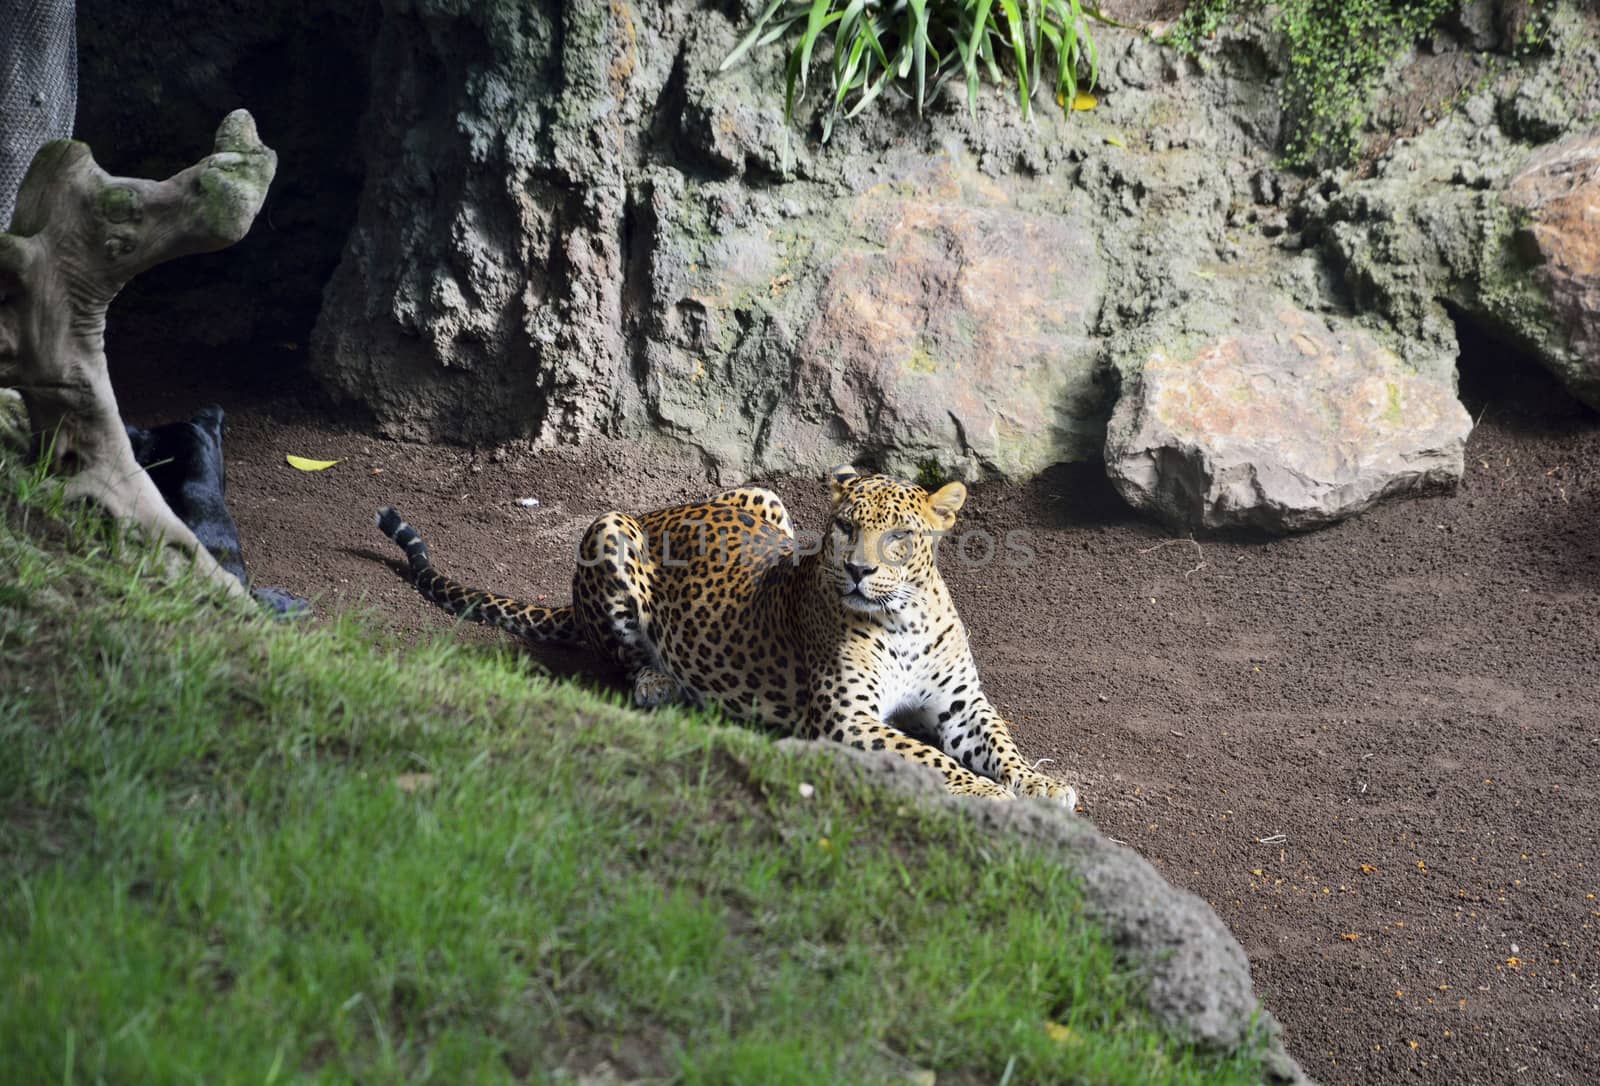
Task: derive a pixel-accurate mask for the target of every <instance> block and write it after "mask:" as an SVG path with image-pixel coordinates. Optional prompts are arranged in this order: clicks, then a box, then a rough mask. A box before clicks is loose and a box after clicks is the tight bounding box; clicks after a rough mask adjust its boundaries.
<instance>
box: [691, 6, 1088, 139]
mask: <svg viewBox="0 0 1600 1086" xmlns="http://www.w3.org/2000/svg"><path fill="white" fill-rule="evenodd" d="M780 40H785V41H786V42H787V47H788V50H789V61H788V68H787V72H786V75H785V80H784V101H783V106H784V117H785V119H786V120H789V121H792V120H793V118H794V109H795V104H796V102H797V101H798V100H799V99H801V98H803V97H804V96H805V93H806V91H807V89H808V87H809V85H810V82H811V79H812V77H813V74H814V68H815V67H816V66H818V65H820V64H826V66H827V71H828V78H829V105H828V110H827V112H826V114H825V115H824V117H823V122H822V125H823V129H822V135H823V139H824V140H826V139H827V138H828V137H829V136H830V135H831V134H832V132H833V126H834V123H835V122H836V121H837V120H838V119H839V118H840V117H841V116H843V117H854V116H856V115H857V114H859V113H860V112H861V111H862V110H864V109H866V108H867V107H868V106H869V105H871V104H872V103H873V102H874V101H875V100H877V99H878V98H879V97H880V96H881V95H882V94H883V93H884V91H885V90H888V89H889V88H891V87H895V88H901V89H903V90H904V91H905V92H906V93H907V94H909V95H910V96H911V97H912V98H913V99H914V101H915V102H916V106H917V111H918V112H919V113H920V112H921V111H922V107H923V103H924V102H925V101H926V100H927V98H928V96H929V95H931V94H933V93H934V92H935V91H936V90H937V89H938V88H939V87H940V86H941V85H942V84H943V83H944V82H945V81H946V80H948V79H950V78H952V77H953V76H956V75H961V76H963V77H964V78H965V80H966V84H967V102H968V104H969V106H971V107H972V108H974V109H976V106H977V99H978V87H979V84H980V82H981V80H982V77H983V76H984V75H985V74H987V75H988V76H989V78H990V79H992V80H993V81H994V82H996V83H1003V82H1004V81H1005V80H1006V78H1007V72H1008V71H1009V73H1010V76H1011V77H1012V78H1014V79H1015V80H1016V81H1017V100H1018V102H1019V103H1020V105H1021V108H1022V115H1023V116H1024V117H1027V116H1028V113H1029V108H1030V102H1031V101H1032V99H1033V96H1034V95H1035V94H1036V93H1037V92H1038V91H1039V89H1040V88H1041V87H1048V88H1049V90H1050V92H1051V93H1053V94H1054V95H1055V98H1056V101H1057V103H1058V104H1060V105H1061V106H1062V107H1063V108H1068V109H1070V108H1071V106H1072V104H1073V102H1074V100H1075V99H1076V98H1077V94H1078V85H1079V80H1080V78H1085V79H1087V85H1088V86H1093V85H1094V81H1095V78H1096V75H1097V72H1098V64H1099V61H1098V58H1097V56H1096V53H1095V46H1094V40H1093V39H1092V38H1091V37H1090V36H1089V30H1088V26H1087V23H1086V21H1085V11H1084V9H1083V7H1082V5H1081V4H1080V2H1079V0H772V2H771V3H770V4H768V5H767V7H766V8H765V9H764V10H763V11H762V13H761V15H760V16H759V17H758V18H757V19H756V22H755V25H754V26H753V27H751V29H750V31H749V33H747V34H746V35H745V36H744V38H743V40H741V41H740V42H739V44H738V46H737V47H736V48H735V49H734V50H733V52H732V53H730V54H729V55H728V58H727V59H726V60H724V61H723V62H722V67H723V69H724V70H726V69H727V68H729V67H731V66H732V65H734V64H737V63H738V62H739V61H740V60H741V59H742V58H743V57H744V56H745V54H746V53H748V52H749V51H750V50H751V49H754V48H757V47H759V46H765V45H770V44H771V43H773V42H776V41H780Z"/></svg>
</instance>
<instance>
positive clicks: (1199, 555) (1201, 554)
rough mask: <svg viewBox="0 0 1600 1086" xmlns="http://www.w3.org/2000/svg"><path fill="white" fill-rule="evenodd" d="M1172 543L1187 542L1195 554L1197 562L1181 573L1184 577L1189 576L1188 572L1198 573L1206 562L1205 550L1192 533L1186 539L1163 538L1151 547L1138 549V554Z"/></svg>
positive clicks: (1150, 551)
mask: <svg viewBox="0 0 1600 1086" xmlns="http://www.w3.org/2000/svg"><path fill="white" fill-rule="evenodd" d="M1174 543H1187V544H1189V546H1191V547H1193V548H1194V556H1195V558H1196V560H1197V561H1198V563H1199V564H1198V565H1196V566H1195V567H1194V568H1193V569H1189V570H1185V571H1184V573H1183V575H1184V576H1185V577H1187V576H1189V574H1191V573H1199V572H1200V571H1201V570H1202V569H1205V568H1206V562H1205V557H1206V552H1205V551H1203V550H1202V549H1201V548H1200V543H1199V541H1198V540H1196V539H1195V537H1194V536H1192V535H1191V536H1189V538H1187V539H1164V540H1162V541H1161V542H1160V543H1157V544H1156V545H1155V546H1153V547H1146V548H1145V549H1144V550H1142V551H1140V552H1139V553H1140V554H1150V553H1152V552H1154V551H1158V550H1160V549H1161V548H1162V547H1170V546H1172V545H1173V544H1174Z"/></svg>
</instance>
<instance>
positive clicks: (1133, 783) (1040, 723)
mask: <svg viewBox="0 0 1600 1086" xmlns="http://www.w3.org/2000/svg"><path fill="white" fill-rule="evenodd" d="M117 366H118V364H117V360H116V355H115V353H114V354H113V372H114V374H117V373H118V368H117ZM258 372H261V371H259V370H258ZM157 376H159V381H156V380H155V378H156V377H157ZM119 378H120V380H119V384H120V387H121V391H122V395H123V400H124V405H125V413H126V414H127V416H128V417H129V418H130V419H132V420H134V421H138V422H143V423H150V422H155V421H162V420H164V419H167V418H171V417H175V416H177V415H181V414H185V413H186V412H187V410H188V409H189V408H190V407H193V406H196V405H198V404H199V403H201V402H205V401H206V400H209V399H219V400H220V401H221V402H222V403H223V404H224V405H225V406H226V407H227V408H229V412H230V414H229V419H230V426H231V429H230V432H229V438H228V457H229V486H230V499H231V500H230V504H231V505H232V506H233V507H234V510H235V514H236V516H237V518H238V521H239V523H240V527H241V529H242V533H243V537H244V546H245V557H246V560H247V562H248V563H249V564H250V567H251V569H252V572H253V574H254V576H255V578H256V579H257V582H258V583H261V584H267V585H282V586H285V587H288V588H290V589H292V590H293V591H295V592H298V593H301V594H303V595H307V596H312V597H315V598H316V599H317V600H318V601H319V602H318V609H319V611H320V612H321V613H323V614H327V613H329V612H331V611H333V610H336V609H340V608H345V607H349V606H352V605H360V606H364V607H366V608H368V609H370V610H371V611H373V612H374V613H375V614H376V615H377V616H378V617H379V618H380V620H381V621H383V622H385V623H387V624H389V625H390V626H391V627H392V628H394V629H395V630H397V631H400V632H402V633H406V634H413V635H414V634H416V633H417V632H420V631H422V630H438V629H442V628H448V622H449V620H448V619H447V618H446V617H445V616H443V615H442V614H441V613H439V612H437V611H436V610H433V609H431V608H430V607H429V606H428V605H427V604H425V603H424V602H423V601H422V600H421V599H420V598H419V597H418V596H417V595H416V594H415V592H414V591H413V590H412V589H411V588H410V587H409V586H408V585H407V584H406V583H405V582H404V581H402V580H401V578H400V577H399V576H398V574H397V570H398V565H397V563H395V561H394V559H395V558H396V557H397V556H398V552H397V551H395V550H394V548H393V547H392V546H391V545H390V544H389V543H388V541H387V540H385V539H384V538H383V537H382V536H381V535H379V534H378V532H377V530H376V528H374V527H373V524H372V515H373V511H374V510H375V509H376V507H377V506H378V505H380V504H383V503H386V502H388V503H393V504H394V505H396V506H397V507H398V508H399V509H400V511H401V512H402V513H403V514H404V515H405V516H406V517H407V519H409V520H411V521H412V522H413V523H414V524H416V525H417V526H418V527H419V528H420V529H421V530H422V532H423V533H424V534H425V536H426V537H427V538H428V539H429V541H430V543H431V544H432V546H433V548H434V555H435V558H436V560H437V561H439V563H440V565H441V566H442V567H443V568H445V569H447V570H449V571H451V572H452V573H454V574H456V575H458V576H460V577H462V578H463V579H466V580H468V581H471V582H473V583H477V584H482V585H485V586H489V587H493V588H496V589H499V590H503V591H509V592H514V593H518V594H522V595H528V596H534V597H538V596H540V595H541V594H547V595H548V596H549V598H550V599H551V600H564V599H565V598H566V597H567V585H568V580H569V577H570V568H571V554H572V547H573V544H574V541H575V540H576V539H577V537H578V535H579V533H580V532H581V531H582V529H583V528H584V526H586V525H587V523H588V522H589V520H590V519H592V518H593V517H594V515H595V514H597V513H599V512H601V511H604V510H607V509H611V508H640V507H648V506H651V505H655V504H662V503H667V502H672V501H675V500H678V499H683V498H691V497H695V496H698V495H700V494H702V493H704V492H705V490H706V489H707V487H706V484H705V482H704V481H703V480H702V479H700V478H698V477H695V478H689V477H686V476H684V475H682V474H679V473H677V472H675V471H674V470H672V469H671V468H669V467H667V466H665V465H651V464H641V463H638V462H636V461H635V459H634V458H633V457H631V456H630V455H629V453H628V450H626V449H625V448H621V447H616V446H605V445H595V446H586V447H585V448H583V449H582V450H578V451H572V450H562V451H555V452H544V453H531V452H515V451H512V452H501V453H491V452H480V453H474V452H471V451H467V450H462V449H456V448H439V447H427V446H420V445H408V444H401V443H396V442H391V441H386V440H382V439H379V438H376V437H374V436H372V435H370V434H369V433H366V432H363V431H362V429H361V428H360V427H359V426H353V425H351V424H349V423H341V422H337V421H330V419H331V416H330V415H328V414H327V413H325V412H323V411H322V410H320V409H318V408H315V407H314V406H313V405H311V403H310V401H307V400H303V399H301V398H300V397H299V396H297V394H296V393H294V392H293V391H291V390H286V389H284V388H282V387H278V386H277V385H276V384H275V383H274V381H273V380H272V379H271V378H270V377H265V378H261V379H258V380H257V381H256V382H255V384H254V385H252V386H249V387H246V386H244V385H241V384H238V383H235V384H234V385H232V386H227V385H218V384H217V383H216V382H214V381H210V380H208V379H206V378H201V377H194V376H193V375H185V374H184V373H182V372H181V367H180V371H173V370H171V369H170V368H163V369H162V371H161V372H160V373H159V374H157V373H154V372H145V373H144V374H140V373H137V372H132V373H130V374H127V375H122V374H119ZM156 387H161V388H162V391H161V392H160V393H159V394H155V393H152V392H151V391H150V390H151V389H153V388H156ZM1464 388H1465V399H1466V400H1467V402H1468V405H1469V407H1470V408H1471V409H1472V411H1473V413H1474V415H1475V416H1476V415H1478V414H1479V412H1481V413H1482V417H1481V421H1480V424H1479V426H1478V429H1477V431H1476V432H1475V434H1474V435H1473V438H1472V440H1471V442H1470V444H1469V446H1468V458H1467V459H1468V464H1469V470H1468V473H1467V478H1466V481H1465V483H1464V484H1463V485H1462V486H1461V488H1460V490H1459V491H1458V492H1457V493H1456V494H1454V495H1452V496H1447V497H1437V498H1428V499H1423V500H1418V501H1411V502H1402V503H1399V504H1394V505H1390V506H1387V507H1384V508H1381V509H1377V510H1375V511H1372V512H1370V513H1369V514H1367V515H1366V516H1363V517H1360V518H1358V519H1356V520H1354V521H1352V522H1349V523H1346V524H1344V525H1341V526H1338V527H1336V528H1333V529H1330V530H1326V531H1322V532H1319V533H1316V534H1313V535H1307V536H1302V537H1297V538H1291V539H1285V540H1264V539H1254V538H1236V539H1202V540H1201V541H1200V542H1199V543H1193V542H1190V541H1189V540H1187V539H1175V538H1174V537H1173V536H1172V535H1171V534H1169V533H1167V532H1165V531H1164V530H1162V529H1160V528H1159V527H1156V526H1153V525H1150V524H1147V523H1145V522H1143V521H1141V520H1139V519H1138V518H1136V517H1134V516H1133V515H1131V514H1130V513H1129V512H1128V511H1127V510H1126V509H1124V508H1123V507H1121V505H1120V503H1119V502H1118V500H1117V499H1116V497H1115V495H1114V494H1113V493H1112V492H1111V491H1110V489H1109V487H1108V486H1107V484H1106V483H1105V481H1104V479H1103V476H1102V475H1101V472H1100V470H1099V469H1098V468H1097V467H1093V466H1090V467H1078V468H1062V469H1057V470H1055V471H1052V472H1050V473H1048V474H1047V475H1045V476H1044V477H1042V478H1040V479H1038V480H1036V481H1034V482H1033V483H1032V484H1030V485H1028V486H1025V487H1021V488H1007V487H998V486H987V487H979V488H977V489H976V490H975V492H974V495H973V498H972V500H971V501H970V503H969V506H968V510H967V512H966V513H965V521H964V523H965V525H966V526H968V527H981V528H983V529H985V530H987V531H988V532H990V533H992V534H993V535H994V536H996V537H1000V538H1003V537H1004V535H1005V533H1006V532H1008V531H1019V532H1022V533H1024V536H1023V537H1022V539H1023V541H1024V542H1025V543H1026V545H1027V546H1028V547H1029V548H1031V550H1032V552H1033V555H1034V557H1033V560H1032V562H1031V564H1026V565H1013V564H1009V563H1008V562H1006V561H1005V560H1004V558H1003V554H1002V555H1000V556H997V558H996V560H995V561H993V562H991V563H989V564H987V565H984V564H982V563H981V562H979V561H977V559H979V558H981V547H971V548H969V552H968V557H969V558H971V559H972V561H970V562H964V561H962V560H961V559H960V556H959V555H952V554H951V553H950V552H949V551H948V550H947V551H946V553H945V558H944V561H943V566H944V568H945V571H946V576H947V578H948V579H949V581H950V583H951V587H952V589H953V591H954V593H955V596H956V599H957V602H958V605H959V606H960V608H961V613H962V615H963V616H964V617H965V619H966V621H967V624H968V626H969V627H970V629H971V633H972V640H973V644H974V646H975V649H976V653H977V656H978V662H979V665H980V668H981V669H982V673H983V676H984V680H985V685H986V687H987V688H988V690H989V691H990V693H991V696H992V697H993V698H994V700H995V701H996V702H997V703H998V705H999V706H1000V707H1001V708H1002V710H1003V711H1004V712H1006V714H1007V715H1008V716H1009V717H1010V719H1011V720H1012V721H1013V722H1014V725H1015V731H1016V735H1017V738H1018V741H1019V743H1020V744H1021V746H1022V747H1023V749H1024V751H1025V752H1026V753H1028V754H1030V755H1032V756H1033V757H1036V758H1046V757H1048V758H1050V759H1053V760H1054V763H1053V766H1051V767H1050V769H1049V771H1050V772H1053V773H1055V774H1056V775H1058V776H1061V777H1063V778H1066V779H1068V780H1070V781H1072V782H1074V783H1076V784H1077V785H1078V786H1079V788H1080V790H1081V792H1082V794H1083V809H1084V812H1085V815H1086V817H1088V818H1090V819H1092V820H1093V821H1094V822H1095V824H1096V825H1098V826H1099V827H1100V828H1101V829H1102V830H1104V831H1105V832H1107V833H1108V834H1110V835H1112V836H1113V837H1115V838H1117V839H1119V840H1122V841H1125V842H1127V843H1129V844H1130V845H1132V846H1133V847H1135V848H1137V849H1138V850H1139V851H1140V852H1141V853H1142V854H1143V855H1145V856H1146V857H1148V858H1149V859H1150V860H1151V861H1152V862H1153V863H1155V864H1156V865H1157V866H1158V867H1159V868H1160V869H1161V870H1162V871H1163V872H1164V873H1165V874H1166V876H1167V877H1168V878H1169V879H1171V880H1172V881H1173V882H1174V883H1176V884H1177V885H1179V886H1182V887H1185V888H1187V889H1189V890H1192V891H1193V892H1195V893H1197V894H1199V895H1200V896H1201V897H1203V898H1205V899H1206V900H1207V901H1209V902H1210V903H1211V904H1212V905H1213V906H1214V907H1215V908H1216V910H1217V911H1218V912H1219V913H1220V914H1221V916H1222V917H1223V919H1224V920H1225V921H1226V922H1227V923H1228V924H1229V926H1230V927H1231V928H1232V930H1233V931H1234V933H1235V934H1236V935H1237V936H1238V938H1239V940H1240V942H1241V943H1243V945H1244V947H1245V950H1246V951H1247V952H1248V953H1249V956H1250V960H1251V965H1252V968H1253V970H1254V975H1255V978H1256V982H1257V986H1258V989H1259V991H1260V992H1262V993H1263V995H1264V996H1265V999H1266V1002H1267V1004H1268V1006H1269V1007H1271V1009H1272V1010H1273V1011H1274V1012H1275V1013H1276V1014H1277V1016H1278V1017H1279V1018H1280V1019H1281V1020H1282V1022H1283V1024H1284V1027H1285V1032H1286V1038H1287V1042H1288V1045H1289V1048H1290V1050H1291V1051H1292V1052H1293V1053H1294V1054H1295V1056H1296V1057H1297V1058H1298V1059H1299V1060H1300V1061H1301V1063H1302V1065H1303V1066H1304V1067H1305V1068H1306V1070H1307V1071H1308V1072H1309V1073H1310V1074H1312V1075H1313V1076H1314V1077H1316V1078H1318V1079H1320V1080H1322V1081H1325V1082H1329V1083H1373V1082H1391V1081H1399V1080H1402V1079H1403V1080H1406V1081H1413V1080H1415V1081H1420V1082H1431V1083H1440V1084H1452V1086H1454V1084H1462V1083H1470V1084H1486V1083H1546V1082H1569V1083H1583V1082H1595V1081H1597V1080H1600V1071H1597V1068H1600V899H1597V897H1596V894H1597V893H1600V816H1597V814H1596V800H1597V795H1596V792H1597V780H1600V655H1597V645H1600V420H1597V418H1596V417H1595V416H1594V415H1593V414H1592V413H1590V412H1587V411H1585V410H1584V409H1582V408H1579V407H1576V406H1574V405H1572V404H1571V403H1570V401H1564V399H1563V397H1562V396H1561V395H1560V393H1559V392H1557V391H1556V390H1554V389H1553V387H1551V385H1550V384H1549V382H1548V381H1547V380H1546V379H1544V378H1542V377H1541V376H1539V375H1538V374H1536V373H1530V372H1526V371H1517V372H1515V373H1513V374H1512V375H1511V376H1510V377H1508V378H1504V379H1500V380H1498V381H1484V380H1478V381H1472V382H1469V383H1467V384H1466V385H1464ZM1551 404H1557V405H1558V406H1556V407H1555V408H1553V409H1552V407H1551ZM1533 405H1537V406H1536V407H1535V406H1533ZM286 453H298V454H301V455H306V456H312V457H326V458H336V457H337V458H343V459H342V462H341V463H340V464H339V465H338V466H337V467H335V468H333V469H331V470H329V471H326V472H322V473H319V474H302V473H299V472H296V471H294V470H292V469H290V468H288V467H287V466H286V465H285V464H284V461H283V457H284V454H286ZM770 485H773V486H774V487H775V489H777V490H778V491H779V492H780V493H782V494H783V496H784V498H785V499H786V500H789V501H790V502H791V509H793V510H794V511H795V513H796V515H797V520H798V522H799V523H801V524H802V525H808V526H813V527H820V525H821V523H822V522H821V510H822V503H823V500H824V487H823V485H822V484H821V483H820V482H819V481H812V480H779V481H775V482H772V483H771V484H770ZM521 498H536V499H538V503H539V504H538V505H537V506H536V507H533V508H525V507H523V506H521V505H519V504H517V500H518V499H521ZM463 636H469V637H474V638H480V639H483V640H489V639H491V638H495V637H498V636H500V635H498V634H496V633H495V632H493V631H488V630H483V629H479V628H473V629H471V630H468V631H463ZM543 659H545V660H546V661H547V662H548V663H549V664H550V665H551V666H552V667H554V668H556V669H559V670H570V669H571V668H572V667H573V663H574V662H573V658H572V657H571V656H570V655H568V654H560V653H553V654H551V655H549V656H547V657H544V658H543ZM601 681H604V678H603V677H602V679H601Z"/></svg>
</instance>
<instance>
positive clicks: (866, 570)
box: [844, 562, 878, 581]
mask: <svg viewBox="0 0 1600 1086" xmlns="http://www.w3.org/2000/svg"><path fill="white" fill-rule="evenodd" d="M844 571H845V572H846V573H848V574H850V576H851V577H852V578H854V579H855V580H856V581H864V580H866V579H867V578H868V577H870V576H872V575H873V574H874V573H876V572H878V567H877V566H858V565H856V564H855V563H854V562H846V563H845V564H844Z"/></svg>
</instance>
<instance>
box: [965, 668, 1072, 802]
mask: <svg viewBox="0 0 1600 1086" xmlns="http://www.w3.org/2000/svg"><path fill="white" fill-rule="evenodd" d="M935 720H936V724H937V727H938V729H939V741H940V745H941V746H943V747H944V749H945V751H946V752H948V753H949V754H950V755H952V756H954V757H955V758H957V759H959V760H960V762H961V764H962V765H964V766H966V767H967V768H968V769H970V770H972V771H973V772H975V773H980V774H982V775H983V776H985V777H993V778H995V779H996V780H999V781H1002V782H1004V783H1005V784H1006V785H1007V786H1009V787H1010V788H1011V789H1012V790H1013V791H1015V792H1016V793H1017V794H1019V795H1024V796H1039V797H1041V798H1044V799H1050V800H1054V801H1055V802H1057V803H1059V804H1060V805H1061V806H1063V807H1065V808H1067V809H1068V810H1072V809H1073V808H1074V807H1076V806H1077V805H1078V792H1077V790H1076V789H1075V788H1073V787H1072V786H1071V785H1068V784H1063V783H1061V782H1060V781H1056V780H1052V779H1051V778H1049V777H1046V776H1045V775H1043V774H1042V773H1038V772H1035V770H1034V768H1033V767H1032V766H1031V765H1029V764H1028V762H1027V761H1026V760H1025V759H1024V758H1023V757H1022V754H1021V752H1020V751H1018V750H1017V745H1016V743H1015V742H1013V741H1012V739H1011V726H1010V725H1009V724H1007V723H1006V720H1005V718H1004V717H1002V716H1001V715H1000V714H999V713H998V712H996V711H995V708H994V706H992V705H990V704H989V699H988V698H987V697H986V696H985V695H984V694H983V693H981V692H972V693H970V695H969V696H968V697H967V698H961V697H956V698H953V699H951V700H950V701H949V702H948V703H947V704H945V705H944V706H942V707H941V708H940V709H939V710H938V712H937V715H936V717H935Z"/></svg>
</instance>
